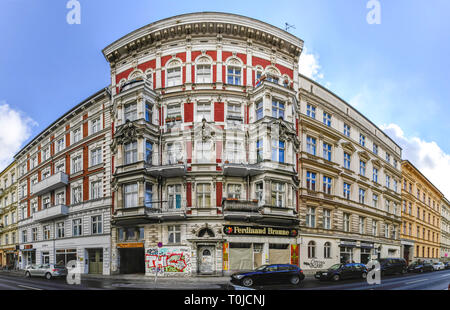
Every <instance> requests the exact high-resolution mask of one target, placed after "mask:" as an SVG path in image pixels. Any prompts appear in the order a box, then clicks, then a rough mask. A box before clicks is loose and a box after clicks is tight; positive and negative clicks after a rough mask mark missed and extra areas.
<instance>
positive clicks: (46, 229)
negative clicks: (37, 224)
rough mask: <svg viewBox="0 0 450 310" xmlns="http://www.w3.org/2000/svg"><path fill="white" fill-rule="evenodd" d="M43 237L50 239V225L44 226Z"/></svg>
mask: <svg viewBox="0 0 450 310" xmlns="http://www.w3.org/2000/svg"><path fill="white" fill-rule="evenodd" d="M43 239H44V240H50V225H44V227H43Z"/></svg>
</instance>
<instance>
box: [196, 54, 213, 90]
mask: <svg viewBox="0 0 450 310" xmlns="http://www.w3.org/2000/svg"><path fill="white" fill-rule="evenodd" d="M209 62H210V61H209V59H208V58H206V57H202V58H200V59H199V60H198V64H197V68H196V83H197V84H201V83H211V82H212V79H211V76H212V72H211V64H209Z"/></svg>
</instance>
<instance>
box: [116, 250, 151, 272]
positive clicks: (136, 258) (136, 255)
mask: <svg viewBox="0 0 450 310" xmlns="http://www.w3.org/2000/svg"><path fill="white" fill-rule="evenodd" d="M119 255H120V273H122V274H132V273H145V250H144V248H128V249H119Z"/></svg>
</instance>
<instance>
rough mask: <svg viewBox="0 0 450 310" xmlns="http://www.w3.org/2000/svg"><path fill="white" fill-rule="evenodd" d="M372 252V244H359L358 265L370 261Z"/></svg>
mask: <svg viewBox="0 0 450 310" xmlns="http://www.w3.org/2000/svg"><path fill="white" fill-rule="evenodd" d="M373 252H374V244H373V243H370V242H361V243H360V259H359V263H361V264H364V265H366V264H367V263H368V262H370V261H371V260H372V257H373Z"/></svg>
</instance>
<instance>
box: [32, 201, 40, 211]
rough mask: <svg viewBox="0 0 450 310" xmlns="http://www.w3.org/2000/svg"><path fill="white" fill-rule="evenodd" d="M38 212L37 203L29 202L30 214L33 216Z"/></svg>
mask: <svg viewBox="0 0 450 310" xmlns="http://www.w3.org/2000/svg"><path fill="white" fill-rule="evenodd" d="M37 211H38V203H37V201H32V202H31V214H34V213H36V212H37Z"/></svg>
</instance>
